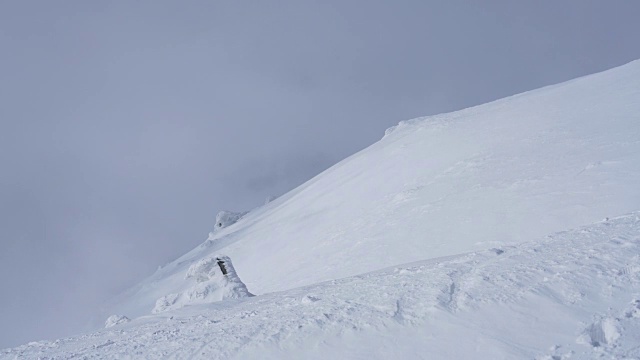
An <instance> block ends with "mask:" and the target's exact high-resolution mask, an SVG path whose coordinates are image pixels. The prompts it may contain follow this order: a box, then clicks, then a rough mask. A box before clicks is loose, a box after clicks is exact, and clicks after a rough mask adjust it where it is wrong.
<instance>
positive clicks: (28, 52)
mask: <svg viewBox="0 0 640 360" xmlns="http://www.w3.org/2000/svg"><path fill="white" fill-rule="evenodd" d="M638 18H640V2H638V1H636V0H629V1H624V0H620V1H609V0H602V1H588V0H575V1H569V0H566V1H553V0H547V1H530V2H527V3H525V2H523V1H511V0H503V1H498V0H493V1H482V2H479V1H472V0H467V1H451V0H448V1H425V0H417V1H409V0H407V1H377V0H361V1H356V0H346V1H344V0H336V1H324V0H323V1H230V0H224V1H223V0H209V1H204V0H202V1H84V0H82V1H81V0H78V1H29V0H26V1H3V2H0V319H1V321H0V348H2V347H7V346H13V345H18V344H19V343H23V342H27V341H31V340H39V339H43V338H54V337H60V336H64V335H68V334H71V333H74V332H78V331H81V330H83V329H84V328H85V326H86V324H88V322H89V319H90V317H91V315H92V314H93V313H95V309H96V308H97V307H98V306H99V305H100V303H101V302H102V301H104V300H106V299H108V298H109V297H110V296H112V295H113V294H116V293H118V292H119V291H121V290H123V289H125V288H127V287H128V286H130V285H133V284H134V283H135V282H137V281H139V280H140V279H142V278H143V277H145V276H147V275H149V274H151V273H152V272H153V271H155V269H156V268H157V267H158V265H161V264H164V263H166V262H167V261H170V260H172V259H174V258H175V257H177V256H179V255H181V254H182V253H184V252H186V251H188V250H190V249H191V248H193V247H194V246H196V245H198V244H199V243H201V242H202V241H204V240H205V239H206V237H207V233H208V231H210V230H211V229H212V227H213V221H214V217H215V214H216V212H217V211H218V210H221V209H229V210H245V209H250V208H252V207H255V206H257V205H260V204H261V203H263V201H264V199H265V197H267V196H268V195H279V194H282V193H284V192H286V191H288V190H290V189H292V188H294V187H295V186H297V185H299V184H301V183H303V182H304V181H306V180H308V179H309V178H311V177H312V176H314V175H316V174H318V173H319V172H321V171H322V170H324V169H326V168H327V167H329V166H331V165H332V164H334V163H336V162H337V161H339V160H341V159H343V158H344V157H346V156H348V155H350V154H352V153H354V152H356V151H358V150H360V149H362V148H364V147H366V146H368V145H369V144H371V143H372V142H374V141H376V140H378V139H379V138H381V137H382V135H383V133H384V130H385V129H386V128H387V127H389V126H392V125H394V124H395V123H397V122H398V121H400V120H404V119H409V118H413V117H418V116H423V115H429V114H435V113H439V112H446V111H451V110H456V109H460V108H464V107H468V106H471V105H477V104H481V103H484V102H487V101H490V100H494V99H497V98H500V97H504V96H507V95H511V94H514V93H518V92H522V91H526V90H531V89H534V88H537V87H540V86H543V85H548V84H552V83H557V82H561V81H564V80H568V79H571V78H574V77H577V76H581V75H586V74H590V73H593V72H597V71H601V70H605V69H607V68H611V67H614V66H617V65H621V64H623V63H625V62H628V61H631V60H634V59H637V58H640V45H639V42H638V41H639V40H638V39H639V38H640V22H639V21H638ZM496 136H499V134H496Z"/></svg>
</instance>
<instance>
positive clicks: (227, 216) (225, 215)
mask: <svg viewBox="0 0 640 360" xmlns="http://www.w3.org/2000/svg"><path fill="white" fill-rule="evenodd" d="M246 214H247V211H245V212H233V211H226V210H223V211H220V212H219V213H218V214H217V215H216V224H215V226H214V229H215V230H219V229H224V228H226V227H227V226H230V225H233V224H235V223H236V222H238V220H240V219H241V218H242V217H243V216H245V215H246Z"/></svg>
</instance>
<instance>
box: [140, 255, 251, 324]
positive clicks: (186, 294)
mask: <svg viewBox="0 0 640 360" xmlns="http://www.w3.org/2000/svg"><path fill="white" fill-rule="evenodd" d="M185 280H188V281H195V284H194V285H193V286H191V287H189V288H187V289H186V290H185V291H183V292H180V293H174V294H169V295H165V296H163V297H161V298H160V299H158V300H157V301H156V305H155V307H154V308H153V310H152V313H154V314H155V313H160V312H163V311H167V310H172V309H179V308H181V307H184V306H187V305H194V304H204V303H211V302H216V301H222V300H225V299H239V298H244V297H251V296H253V294H251V293H250V292H249V290H248V289H247V286H246V285H245V284H244V283H243V282H242V280H240V277H239V276H238V274H237V272H236V270H235V268H234V267H233V263H232V262H231V259H230V258H229V257H228V256H224V255H213V256H210V257H207V258H204V259H202V260H200V261H198V262H196V263H195V264H193V265H191V267H189V269H188V270H187V274H186V276H185Z"/></svg>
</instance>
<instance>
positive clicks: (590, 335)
mask: <svg viewBox="0 0 640 360" xmlns="http://www.w3.org/2000/svg"><path fill="white" fill-rule="evenodd" d="M496 250H500V251H496ZM638 304H640V212H635V213H631V214H628V215H625V216H621V217H617V218H612V219H610V220H609V221H606V222H598V223H595V224H593V225H590V226H585V227H581V228H578V229H575V230H571V231H564V232H560V233H557V234H553V235H552V236H548V237H542V238H540V239H537V240H535V241H531V242H524V243H520V244H517V245H513V246H504V247H500V248H499V249H491V250H484V251H477V252H472V253H467V254H461V255H455V256H449V257H446V258H440V259H431V260H425V261H420V262H416V263H411V264H405V265H399V266H395V267H391V268H387V269H383V270H379V271H375V272H370V273H367V274H363V275H358V276H353V277H348V278H344V279H338V280H331V281H328V282H324V283H320V284H316V285H311V286H305V287H300V288H296V289H291V290H287V291H284V292H277V293H270V294H265V295H262V296H256V297H250V298H243V299H237V300H228V301H221V302H217V303H212V304H206V305H194V306H189V307H184V308H182V309H178V310H174V311H169V312H165V313H162V314H157V315H149V316H144V317H141V318H139V319H135V320H133V321H131V322H130V323H127V324H123V325H120V326H118V327H115V328H109V329H105V330H102V331H99V332H96V333H93V334H87V335H80V336H77V337H72V338H67V339H61V340H57V341H53V342H51V341H43V342H35V343H30V344H27V345H23V346H21V347H17V348H14V349H7V350H3V351H1V352H0V358H3V359H4V358H6V359H13V358H17V359H22V358H25V359H27V358H29V359H30V358H38V357H45V358H57V359H70V358H86V359H93V358H105V357H108V358H138V357H143V356H144V357H147V358H168V359H186V358H206V359H229V358H260V359H287V358H290V359H300V358H304V359H326V358H366V359H389V358H416V359H421V358H422V359H451V358H467V359H470V358H474V359H568V358H571V359H587V358H589V359H590V358H603V359H624V358H628V359H629V358H637V357H639V356H640V346H638V340H637V339H638V338H639V337H640V318H638V316H637V313H638V308H639V305H638Z"/></svg>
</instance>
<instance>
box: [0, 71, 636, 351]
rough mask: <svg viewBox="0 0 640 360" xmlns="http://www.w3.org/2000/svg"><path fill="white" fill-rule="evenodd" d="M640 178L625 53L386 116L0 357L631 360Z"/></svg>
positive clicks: (631, 78) (632, 81) (631, 76)
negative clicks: (227, 264) (84, 312)
mask: <svg viewBox="0 0 640 360" xmlns="http://www.w3.org/2000/svg"><path fill="white" fill-rule="evenodd" d="M638 184H640V62H639V61H635V62H632V63H630V64H627V65H625V66H622V67H619V68H616V69H613V70H610V71H606V72H603V73H600V74H595V75H592V76H587V77H583V78H579V79H576V80H573V81H569V82H566V83H563V84H559V85H555V86H550V87H546V88H542V89H539V90H535V91H531V92H528V93H524V94H520V95H516V96H512V97H509V98H505V99H502V100H498V101H495V102H492V103H489V104H485V105H482V106H477V107H473V108H469V109H465V110H461V111H458V112H454V113H450V114H442V115H436V116H431V117H427V118H421V119H414V120H410V121H404V122H401V123H400V124H399V125H398V126H396V127H394V128H392V129H389V130H387V132H386V134H385V136H384V138H383V139H382V140H380V141H379V142H377V143H375V144H373V145H371V146H370V147H368V148H367V149H365V150H363V151H361V152H359V153H357V154H355V155H353V156H351V157H349V158H347V159H345V160H343V161H342V162H340V163H338V164H336V165H335V166H333V167H332V168H330V169H328V170H327V171H325V172H323V173H322V174H320V175H318V176H317V177H315V178H313V179H311V180H310V181H308V182H307V183H305V184H303V185H302V186H300V187H298V188H297V189H294V190H293V191H291V192H289V193H287V194H285V195H282V196H280V197H279V198H277V199H275V200H273V201H271V202H269V203H267V204H265V205H264V206H261V207H259V208H257V209H254V210H253V211H251V212H249V213H247V214H246V215H243V216H238V217H235V218H234V217H230V218H229V219H230V220H229V222H228V223H225V224H224V225H225V226H226V227H225V226H218V228H217V229H216V231H215V232H214V233H212V234H211V236H210V237H209V239H207V240H206V241H205V242H203V243H202V244H201V245H200V246H198V247H197V248H195V249H193V250H192V251H191V252H189V253H187V254H185V255H183V256H181V257H180V258H178V259H176V260H175V261H173V262H171V263H169V264H167V265H166V266H163V267H161V268H160V269H158V271H157V272H156V273H155V274H153V275H152V276H150V277H149V278H148V279H146V280H145V281H143V282H141V283H140V284H139V285H137V286H136V287H134V288H132V289H130V290H129V291H127V292H125V293H124V294H122V295H120V296H119V297H118V298H116V299H114V300H113V301H112V302H111V303H110V304H109V305H108V306H107V307H106V309H105V311H104V314H103V317H102V318H103V319H104V318H106V317H107V316H108V315H110V314H122V315H125V316H128V317H130V318H132V319H134V320H132V321H131V322H130V323H124V324H122V323H121V324H116V325H114V326H113V327H110V328H109V329H106V330H102V331H100V332H97V333H94V334H88V335H81V336H77V337H73V338H69V339H62V340H57V341H54V342H47V341H44V342H34V343H30V344H27V345H24V346H21V347H18V348H14V349H7V350H3V351H2V352H0V358H7V359H14V358H37V357H44V358H51V357H54V358H62V359H64V358H74V357H82V358H104V357H109V358H117V357H148V358H161V357H166V358H207V359H215V358H225V359H226V358H234V357H237V358H258V357H259V358H266V359H268V358H274V359H281V358H310V359H313V358H318V359H320V358H322V359H326V358H327V357H331V358H354V357H358V358H380V359H386V358H430V359H450V358H484V359H494V358H529V359H531V358H536V359H553V360H555V359H568V358H572V359H573V358H579V359H583V358H594V357H601V358H612V359H621V358H638V357H640V350H639V349H640V347H638V341H637V339H638V338H640V321H639V319H640V315H639V314H640V295H639V294H640V213H638V212H637V211H638V210H640V209H639V206H638V204H640V186H638ZM624 214H626V215H624ZM601 219H605V220H604V221H600V220H601ZM217 224H219V222H217V223H216V225H217ZM585 224H593V225H589V226H586V227H582V226H584V225H585ZM567 229H576V230H570V231H568V230H567ZM548 234H552V235H551V236H547V235H548ZM545 236H547V237H545ZM220 253H224V254H226V255H228V256H229V257H231V258H232V259H233V261H234V264H233V265H235V267H232V269H233V270H232V272H233V274H234V276H235V277H234V276H231V277H229V278H228V280H225V278H224V276H226V275H224V274H223V273H222V268H220V267H219V266H218V268H217V269H216V265H217V264H218V263H217V262H218V258H219V256H217V254H220ZM399 264H408V265H399ZM236 271H237V273H236ZM236 275H237V276H236ZM239 278H242V280H243V281H244V283H243V282H240V281H239ZM230 279H237V281H235V280H230ZM225 281H228V282H225ZM221 284H222V285H221ZM245 284H246V285H245ZM248 289H250V290H251V292H252V293H254V294H257V295H258V296H255V297H251V296H250V295H251V294H250V293H249V291H248ZM225 294H226V295H225ZM234 294H235V295H234ZM240 295H242V296H240ZM245 295H246V296H245ZM159 299H160V303H159V305H158V303H157V301H158V300H159ZM186 305H188V306H186ZM152 309H155V310H154V312H156V314H151V312H152ZM99 326H102V324H99Z"/></svg>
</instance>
